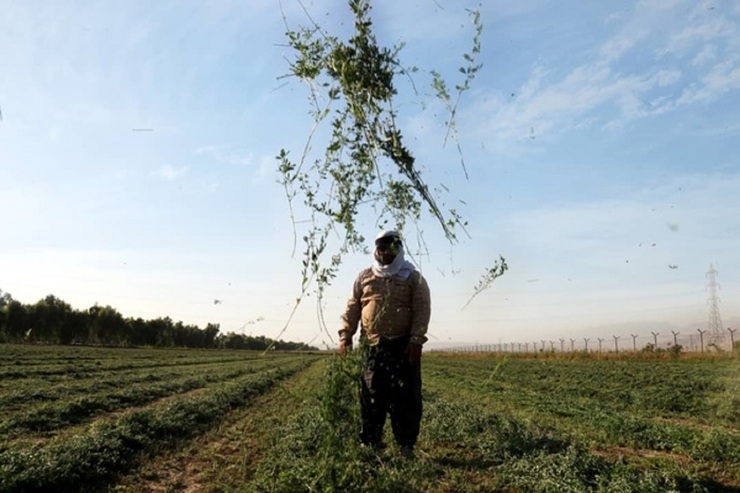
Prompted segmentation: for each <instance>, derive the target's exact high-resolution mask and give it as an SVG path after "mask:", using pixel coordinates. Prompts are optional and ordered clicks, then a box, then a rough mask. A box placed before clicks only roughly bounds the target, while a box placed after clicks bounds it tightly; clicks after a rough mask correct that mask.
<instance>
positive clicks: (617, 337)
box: [612, 336, 619, 354]
mask: <svg viewBox="0 0 740 493" xmlns="http://www.w3.org/2000/svg"><path fill="white" fill-rule="evenodd" d="M612 337H613V338H614V353H615V354H619V344H618V343H617V341H618V340H619V336H612Z"/></svg>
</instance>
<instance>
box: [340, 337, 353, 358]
mask: <svg viewBox="0 0 740 493" xmlns="http://www.w3.org/2000/svg"><path fill="white" fill-rule="evenodd" d="M351 349H352V340H350V339H340V341H339V354H341V355H344V354H346V353H347V351H349V350H351Z"/></svg>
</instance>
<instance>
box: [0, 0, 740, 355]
mask: <svg viewBox="0 0 740 493" xmlns="http://www.w3.org/2000/svg"><path fill="white" fill-rule="evenodd" d="M305 6H306V9H307V10H308V11H309V12H310V13H311V15H312V16H313V17H314V18H315V19H316V20H317V21H318V22H320V23H322V24H323V25H325V26H327V27H328V28H330V29H337V30H339V32H342V30H345V32H346V28H347V22H348V21H350V20H351V19H350V17H349V15H348V12H347V8H346V5H345V3H344V2H342V1H339V0H335V1H330V0H323V1H314V2H306V3H305ZM476 7H478V6H477V4H476V3H475V2H467V1H463V2H460V1H455V2H450V1H444V0H436V1H433V0H420V1H418V2H393V1H390V0H382V1H377V2H375V3H374V10H373V19H374V21H375V27H376V32H377V35H378V38H379V40H380V41H381V42H383V43H385V44H388V45H390V44H398V43H400V42H404V43H405V48H404V49H403V51H402V52H401V58H402V61H403V63H404V64H405V65H406V66H417V67H419V68H424V69H432V68H433V69H436V70H438V71H440V72H442V73H443V75H445V76H446V77H447V78H448V79H449V80H450V81H451V83H453V84H454V83H455V82H456V81H457V80H456V79H455V77H456V75H457V73H456V70H457V68H458V67H459V66H460V65H461V62H462V58H461V55H462V53H464V52H465V51H467V50H469V44H470V41H471V37H472V29H471V25H470V21H469V17H468V15H467V13H466V11H465V8H476ZM480 9H481V20H482V23H483V25H484V29H483V38H482V53H481V57H480V61H481V62H482V63H483V68H482V70H481V72H480V73H479V76H478V78H477V79H476V80H475V81H474V82H473V87H472V88H471V90H470V91H469V92H467V93H465V95H464V97H463V100H462V102H461V106H460V111H459V115H458V120H457V126H458V129H459V132H460V144H461V146H462V149H463V152H464V157H465V162H466V166H467V169H468V171H469V174H470V179H469V180H466V179H465V178H464V175H463V172H462V168H461V166H460V162H459V161H460V160H459V156H458V155H457V153H456V151H455V150H454V146H453V145H451V144H449V143H448V145H447V146H446V147H443V146H442V143H443V140H444V134H445V127H444V112H443V111H442V108H440V107H439V105H438V104H435V103H433V102H431V103H429V104H427V105H424V106H422V105H421V104H420V102H421V100H422V99H423V95H424V93H428V92H430V89H429V88H428V85H427V84H428V77H426V76H425V75H424V73H423V72H419V73H417V75H415V76H414V77H415V84H416V85H417V88H419V89H420V91H419V92H420V94H419V95H417V96H414V95H413V93H412V92H411V89H410V87H409V86H408V84H406V85H404V82H403V81H399V111H400V114H401V121H400V125H401V128H402V131H403V132H404V133H405V135H406V138H407V140H408V143H409V146H410V148H411V150H412V152H413V153H414V154H415V156H416V157H417V161H418V163H419V165H420V166H421V167H422V168H423V169H424V171H425V172H426V178H427V181H428V183H430V185H432V186H437V185H438V184H444V185H445V186H446V187H447V188H449V190H450V192H449V194H447V195H445V197H444V200H446V201H447V202H448V203H455V204H458V208H459V210H460V212H461V213H462V214H463V215H464V216H465V217H466V218H467V219H468V220H469V222H470V226H469V228H468V229H469V232H470V238H469V239H468V238H463V239H462V241H461V242H459V243H458V244H456V245H454V246H450V245H449V244H447V243H445V241H444V239H443V237H442V235H441V232H440V231H439V228H438V227H437V225H436V224H435V223H434V221H433V220H431V219H430V218H426V219H425V220H424V222H423V223H422V224H421V229H422V230H423V232H424V239H425V240H426V242H427V245H428V247H429V253H430V255H429V256H428V257H423V258H422V257H419V258H417V260H418V261H419V265H418V266H419V267H420V268H421V270H422V271H423V273H424V274H425V276H426V277H427V278H428V280H429V283H430V286H431V288H432V294H433V316H432V323H431V326H430V334H431V341H432V342H435V343H438V344H440V343H445V342H449V343H453V342H479V343H490V342H499V341H502V342H507V341H509V342H514V341H528V340H539V339H541V338H559V337H563V338H570V337H578V338H581V337H583V336H584V335H593V337H598V336H605V337H609V336H610V335H612V334H627V333H640V334H649V331H650V330H654V331H658V330H661V331H662V332H664V333H666V334H669V333H670V330H671V329H673V330H683V331H685V332H687V333H688V331H695V330H696V328H697V327H699V328H702V327H706V323H707V319H708V306H707V297H708V292H707V290H706V284H707V279H706V278H705V273H706V272H707V270H708V269H709V266H710V264H713V265H714V266H715V267H716V268H717V270H718V271H719V277H718V281H719V282H720V283H721V289H720V292H719V294H720V296H721V300H722V303H721V305H720V306H721V310H722V316H723V318H724V320H725V321H726V322H727V324H726V325H728V324H732V323H735V324H737V323H738V322H740V256H739V255H738V254H737V252H738V251H740V213H739V212H738V211H740V193H738V190H740V163H739V162H738V157H737V156H738V155H740V120H739V119H738V117H737V115H738V114H740V5H737V4H735V3H734V2H718V1H715V2H706V1H702V2H695V1H681V0H675V1H669V0H665V1H657V0H656V1H645V2H642V1H638V2H626V1H604V2H589V3H586V4H584V2H576V1H566V2H545V1H522V2H498V1H496V2H493V1H491V2H485V3H484V4H483V5H482V6H481V7H480ZM0 11H2V15H0V109H1V110H2V121H1V122H0V209H1V210H2V211H3V226H2V229H1V230H0V231H2V232H1V233H0V288H1V289H3V290H5V291H8V292H10V293H11V294H12V295H13V296H14V297H15V298H16V299H19V300H21V301H22V302H25V303H34V302H36V301H37V300H38V299H40V298H42V297H43V296H45V295H47V294H54V295H56V296H58V297H60V298H62V299H64V300H65V301H67V302H68V303H70V304H71V305H72V306H74V307H76V308H80V309H82V308H87V307H89V306H92V305H93V304H94V303H98V304H103V305H105V304H110V305H112V306H114V307H116V308H117V309H118V310H119V311H121V312H122V313H123V314H124V315H125V316H141V317H144V318H154V317H158V316H170V317H171V318H173V319H174V320H182V321H183V322H186V323H194V324H197V325H200V326H202V327H204V326H205V324H206V323H208V322H214V323H220V324H221V328H222V331H223V332H226V331H243V332H246V333H249V332H252V333H255V334H265V335H267V336H273V337H274V336H277V335H278V334H279V333H280V329H281V328H282V326H283V324H284V323H285V321H286V320H287V317H288V314H289V312H290V310H291V307H292V303H293V300H294V299H295V297H296V296H297V295H298V293H299V288H300V271H299V269H300V258H298V257H296V258H291V251H292V244H293V228H292V225H291V222H290V218H289V215H288V206H287V202H286V199H285V196H284V193H283V190H282V187H281V186H280V185H279V184H278V183H277V179H278V174H277V171H276V169H277V162H276V160H275V159H274V157H275V156H276V155H277V153H278V151H279V150H280V149H281V148H285V149H288V150H290V151H291V152H292V153H294V154H297V153H299V152H300V150H301V149H302V147H303V145H304V143H305V139H306V137H307V135H308V132H309V129H310V124H311V122H310V119H309V117H308V114H307V112H308V109H309V105H308V100H307V95H308V92H307V89H306V87H305V86H304V85H302V84H301V83H300V82H299V81H297V80H292V79H283V78H280V77H281V76H282V75H284V74H286V73H287V70H288V62H287V57H289V56H290V52H289V51H288V49H287V48H286V47H285V38H284V32H285V26H284V20H283V14H284V15H285V18H286V19H287V21H288V22H289V23H290V25H292V26H293V27H297V26H298V25H299V24H306V23H307V18H306V16H305V13H304V11H303V9H302V8H301V6H300V4H299V3H298V2H296V1H293V0H284V1H283V2H282V11H281V8H280V7H279V3H278V2H275V1H258V0H251V1H250V2H243V1H226V0H220V1H214V2H206V1H186V2H179V1H178V2H174V1H173V2H166V1H162V2H141V1H130V2H105V1H104V2H95V3H87V4H86V3H81V2H71V1H59V2H41V1H23V2H22V1H9V0H0ZM141 129H151V130H147V131H140V130H141ZM459 199H463V200H464V201H465V204H462V203H459V202H457V200H459ZM363 227H365V228H366V229H367V230H368V231H367V234H366V236H367V237H369V238H370V237H372V236H373V235H374V232H375V229H374V226H373V223H372V221H369V222H368V223H367V224H366V225H363ZM408 237H409V247H410V249H413V246H414V245H415V243H416V237H417V232H416V231H415V230H411V231H409V232H408ZM499 254H502V255H504V256H505V257H506V259H507V261H508V263H509V265H510V270H509V272H507V273H506V275H505V276H504V277H502V278H501V279H498V280H497V281H496V282H495V284H494V285H493V287H491V289H489V290H488V291H486V292H484V293H483V294H481V295H480V296H479V297H477V298H476V299H475V300H474V301H473V302H472V303H471V304H470V305H469V306H468V307H467V308H466V309H465V310H461V307H462V306H463V305H464V304H465V301H466V300H467V299H468V298H469V297H470V295H471V293H472V289H473V286H474V285H475V284H476V282H477V280H478V278H479V276H480V274H481V273H482V272H483V270H484V268H485V267H487V266H489V265H491V263H492V262H493V261H494V260H495V259H496V258H498V255H499ZM368 263H369V258H368V257H367V256H364V255H361V254H357V255H354V256H351V257H349V258H347V259H346V261H345V263H344V265H343V268H342V271H341V273H340V275H339V277H338V278H337V279H336V281H335V283H334V284H333V286H332V287H331V288H330V289H329V290H328V292H327V296H326V306H325V317H326V320H327V323H328V325H329V330H330V331H331V332H332V333H334V332H335V327H334V326H333V325H332V324H335V325H338V323H337V321H338V317H339V314H340V311H341V309H342V305H343V303H344V300H345V299H346V297H347V295H348V294H349V290H350V286H351V283H352V280H353V278H354V275H355V274H356V272H357V271H358V270H359V269H361V268H363V267H364V266H366V265H367V264H368ZM669 265H674V266H678V267H677V268H669ZM215 299H218V300H220V301H221V303H219V304H214V300H215ZM250 322H254V323H250ZM282 337H283V338H285V339H289V340H301V341H312V343H314V344H329V345H331V344H333V342H335V341H331V340H329V338H328V337H327V336H326V335H325V334H324V333H323V331H322V330H321V328H320V327H319V324H318V322H317V317H316V307H315V305H314V302H313V299H312V298H309V299H307V300H306V302H305V303H304V305H303V306H302V308H301V309H300V310H299V312H298V314H297V316H296V318H295V319H294V320H293V321H292V323H291V324H290V326H289V327H288V329H287V330H286V332H285V333H284V334H283V335H282Z"/></svg>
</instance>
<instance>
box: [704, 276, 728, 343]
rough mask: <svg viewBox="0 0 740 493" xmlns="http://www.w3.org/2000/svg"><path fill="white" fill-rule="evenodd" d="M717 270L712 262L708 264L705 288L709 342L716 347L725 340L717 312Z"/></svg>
mask: <svg viewBox="0 0 740 493" xmlns="http://www.w3.org/2000/svg"><path fill="white" fill-rule="evenodd" d="M717 274H718V272H717V270H716V269H715V268H714V266H713V265H712V264H710V265H709V271H707V275H706V277H707V279H709V283H708V284H707V289H708V290H709V299H708V300H707V304H708V305H709V325H708V327H707V329H708V333H709V334H708V335H709V344H716V345H717V346H718V347H719V346H720V345H721V344H722V343H724V342H725V332H724V328H723V326H722V317H721V316H720V314H719V296H717V289H718V288H719V287H720V286H719V283H718V282H717Z"/></svg>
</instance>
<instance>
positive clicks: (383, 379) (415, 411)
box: [360, 337, 422, 447]
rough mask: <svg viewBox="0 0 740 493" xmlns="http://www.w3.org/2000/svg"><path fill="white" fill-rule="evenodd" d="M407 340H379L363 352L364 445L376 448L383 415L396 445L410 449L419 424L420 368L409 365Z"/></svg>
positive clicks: (418, 364)
mask: <svg viewBox="0 0 740 493" xmlns="http://www.w3.org/2000/svg"><path fill="white" fill-rule="evenodd" d="M408 343H409V337H400V338H398V339H382V338H381V340H380V342H379V343H378V344H376V345H374V346H369V347H368V348H367V356H366V358H365V367H364V370H363V373H362V390H361V394H360V404H361V406H362V431H361V432H360V440H361V441H362V443H364V444H366V445H372V446H375V445H379V444H380V442H381V439H382V437H383V425H384V424H385V418H386V415H387V414H390V417H391V428H392V429H393V436H394V437H395V439H396V443H397V444H398V445H400V446H401V447H413V446H414V445H416V439H417V437H418V436H419V426H420V424H421V411H422V403H421V364H420V363H419V362H417V363H416V364H413V365H412V364H411V363H409V360H408V355H407V354H406V348H407V346H408Z"/></svg>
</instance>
